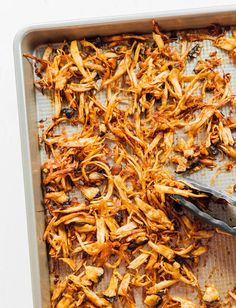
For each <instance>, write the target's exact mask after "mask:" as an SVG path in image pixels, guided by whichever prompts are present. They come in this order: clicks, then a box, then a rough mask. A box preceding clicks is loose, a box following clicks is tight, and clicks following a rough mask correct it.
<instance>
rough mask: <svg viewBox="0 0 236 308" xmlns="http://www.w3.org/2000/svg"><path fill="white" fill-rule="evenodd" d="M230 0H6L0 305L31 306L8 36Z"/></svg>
mask: <svg viewBox="0 0 236 308" xmlns="http://www.w3.org/2000/svg"><path fill="white" fill-rule="evenodd" d="M228 4H235V6H236V0H231V1H230V0H198V1H196V0H188V1H186V0H184V1H181V0H166V1H161V0H87V1H82V0H68V1H65V0H37V1H34V0H21V1H17V0H6V1H4V2H3V1H1V9H0V24H1V27H0V29H1V30H0V33H1V43H0V89H1V98H0V105H1V108H0V114H1V120H0V126H1V127H0V140H1V145H0V192H1V194H0V196H1V206H0V207H1V215H0V217H1V222H0V238H1V241H0V307H2V308H13V307H22V308H23V307H24V308H30V307H33V304H32V295H31V279H30V268H29V253H28V238H27V226H26V213H25V203H24V202H25V201H24V187H23V173H22V166H21V148H20V137H19V127H18V113H17V100H16V90H15V76H14V63H13V47H12V44H13V38H14V35H15V33H16V32H17V31H18V30H19V29H21V28H22V27H24V26H26V25H30V24H33V23H41V22H52V21H64V20H71V19H74V20H76V19H80V18H85V17H86V18H87V17H92V18H96V17H98V16H111V15H126V14H133V13H142V12H153V11H155V12H158V11H164V10H175V9H183V8H196V7H210V6H213V5H214V6H220V5H221V6H223V5H228Z"/></svg>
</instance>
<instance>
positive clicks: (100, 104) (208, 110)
mask: <svg viewBox="0 0 236 308" xmlns="http://www.w3.org/2000/svg"><path fill="white" fill-rule="evenodd" d="M219 35H221V36H220V37H219ZM223 35H224V33H223V34H222V33H221V34H219V33H218V34H215V33H210V34H207V35H206V34H204V32H203V34H201V35H200V34H199V35H198V36H197V34H196V33H195V34H192V35H191V34H190V35H189V36H183V37H182V40H179V42H178V44H177V46H176V45H175V47H173V45H172V44H170V43H171V38H170V37H169V36H168V35H166V34H163V33H161V32H160V31H159V29H158V26H157V25H156V24H155V23H154V31H153V34H152V35H145V36H139V35H132V34H129V35H120V36H119V35H116V36H113V37H106V38H97V39H95V40H92V39H91V40H85V39H84V40H81V41H75V40H74V41H72V42H71V43H63V44H62V45H61V46H60V47H59V48H57V49H56V50H55V49H54V48H51V47H50V46H49V47H47V48H46V49H45V51H44V54H43V56H42V58H37V57H35V56H31V55H25V56H26V57H27V58H31V59H33V60H34V62H35V63H36V74H37V76H38V78H37V80H36V82H35V85H36V87H37V88H39V89H41V90H42V91H43V92H45V93H49V94H50V96H51V98H52V102H53V104H54V109H55V112H54V115H53V117H52V119H51V123H50V125H49V126H48V127H46V128H45V129H44V131H43V135H42V144H43V145H44V148H45V150H46V153H47V157H48V158H47V159H46V160H45V161H44V163H43V165H42V182H43V188H44V205H45V208H46V210H47V226H46V230H45V233H44V240H45V241H46V242H47V244H48V252H49V255H50V257H51V264H53V270H54V274H55V277H56V278H55V280H53V283H52V298H51V302H52V307H57V308H59V307H70V308H72V307H113V305H115V304H116V305H117V304H118V306H119V305H120V306H122V305H124V306H125V307H136V305H135V298H134V289H142V294H143V303H144V304H145V305H147V306H155V307H157V306H158V305H159V304H161V303H162V307H197V306H196V305H195V304H194V303H192V302H191V301H190V300H187V299H183V298H181V297H178V296H171V295H170V293H169V290H170V288H171V287H172V286H174V285H176V284H179V283H182V284H185V285H189V286H192V287H193V288H195V289H196V290H198V291H199V292H200V291H201V290H200V289H199V284H198V281H197V279H196V277H195V275H194V274H193V270H192V265H194V264H197V263H198V259H199V257H200V256H201V255H202V254H204V253H206V252H207V251H208V247H207V245H206V244H204V241H203V242H202V241H201V240H202V239H209V238H211V237H212V236H213V234H214V230H208V229H206V226H205V227H203V226H202V224H201V223H200V222H196V220H195V222H194V221H193V220H192V218H191V217H190V216H189V215H188V214H187V213H184V212H178V210H177V209H176V205H175V204H174V203H173V201H172V200H171V198H170V196H171V195H172V194H179V195H182V196H184V197H198V196H197V195H196V194H194V192H193V191H191V190H190V189H189V187H186V186H185V184H183V183H182V182H179V181H178V180H176V179H175V177H174V176H173V173H171V171H170V170H169V166H175V169H176V172H177V173H183V172H187V171H198V170H199V169H201V168H204V167H207V168H214V167H215V166H216V162H215V156H216V155H217V153H218V152H219V151H220V152H221V153H224V154H225V155H228V156H229V157H232V158H236V150H235V148H234V138H233V137H232V130H233V129H235V127H236V124H235V121H234V120H233V119H232V118H229V117H228V118H227V117H226V116H224V115H223V114H222V113H221V111H220V110H221V108H222V107H224V106H226V105H229V106H231V107H233V106H234V96H233V93H232V91H231V88H230V75H229V74H226V73H225V74H223V73H221V71H220V70H218V69H217V68H218V67H219V66H220V65H221V62H222V60H221V59H220V58H218V57H217V53H216V52H214V53H211V54H210V55H209V58H208V59H205V60H203V59H201V56H199V54H197V56H198V58H199V60H198V62H197V64H196V67H195V69H194V71H193V72H192V73H191V74H189V75H188V74H186V73H185V68H186V65H187V63H188V61H189V60H190V59H189V55H193V54H194V52H195V51H196V50H197V51H198V53H200V52H201V51H200V49H199V47H197V48H195V49H194V50H192V52H191V53H189V52H190V50H191V49H192V48H193V46H194V44H195V43H192V41H195V40H203V39H209V40H212V41H213V42H212V44H214V45H215V46H217V47H219V48H222V49H225V50H227V51H229V52H231V53H234V52H235V50H236V49H235V48H236V39H235V38H234V36H233V37H232V38H226V37H224V36H223ZM101 94H103V96H102V95H101ZM68 128H70V130H69V129H68ZM180 131H182V132H184V137H182V138H179V137H177V133H178V132H180ZM200 135H201V136H202V135H203V136H204V138H202V139H201V141H199V136H200ZM78 196H81V197H80V198H78ZM201 226H202V227H201ZM58 268H65V269H66V270H65V271H64V272H63V273H61V272H60V270H58ZM104 275H106V277H110V278H109V279H108V280H107V283H105V284H104V283H103V284H102V287H101V286H100V284H101V283H102V279H103V276H104ZM207 292H208V293H207V294H205V297H206V298H207V299H208V298H210V292H211V289H208V290H207ZM215 292H217V291H215ZM202 296H203V294H202ZM232 296H233V295H232ZM216 297H217V296H216ZM217 299H218V297H217ZM214 300H215V298H214ZM144 304H141V306H142V305H144ZM141 306H139V307H141ZM198 307H199V306H198Z"/></svg>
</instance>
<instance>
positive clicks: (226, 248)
mask: <svg viewBox="0 0 236 308" xmlns="http://www.w3.org/2000/svg"><path fill="white" fill-rule="evenodd" d="M228 35H229V33H228ZM196 43H197V42H194V43H193V46H194V45H195V44H196ZM200 44H201V45H202V47H203V48H202V51H201V57H202V59H205V58H208V57H209V53H210V52H213V51H217V54H218V57H220V58H223V59H224V62H223V64H222V65H221V66H220V68H219V70H220V71H222V74H223V73H230V74H231V77H232V79H231V87H232V89H233V92H235V93H236V65H234V64H232V62H231V60H230V59H229V57H228V55H227V53H226V52H224V51H221V50H219V49H217V48H215V47H213V46H212V42H211V41H204V42H200ZM173 45H175V43H173ZM51 46H52V47H57V46H58V44H53V45H51ZM45 47H46V45H44V46H43V45H42V46H39V47H38V48H36V50H35V52H34V53H35V55H36V56H41V55H42V52H43V50H44V48H45ZM198 59H199V58H197V59H196V60H193V61H191V62H189V64H188V65H187V69H186V74H190V73H191V72H192V70H193V68H194V66H195V64H196V61H197V60H198ZM34 77H35V79H36V76H34ZM99 97H100V99H101V95H100V96H99ZM35 101H36V107H37V120H38V121H40V120H44V121H45V120H46V121H45V122H44V125H45V127H47V125H48V124H49V123H50V122H49V121H50V118H51V117H52V115H53V114H54V107H53V104H52V103H51V102H50V98H49V97H48V96H46V95H42V93H41V92H40V91H38V90H37V89H35ZM104 102H105V100H104ZM223 112H224V113H227V112H229V110H227V108H226V109H224V110H223ZM233 116H235V114H234V115H233ZM70 129H71V127H70ZM76 129H78V128H76V127H75V128H74V129H73V130H76ZM41 132H42V130H41V129H39V135H40V134H41ZM40 158H41V163H43V162H44V161H45V159H46V154H45V152H44V149H43V148H40ZM224 163H225V161H223V162H218V166H217V167H216V168H214V170H209V169H207V168H205V169H203V170H201V171H199V172H197V173H194V174H192V175H191V176H190V177H192V178H193V179H195V180H197V181H200V182H201V183H206V184H207V185H214V186H215V187H216V188H218V189H220V190H222V191H224V190H226V189H228V190H232V186H233V185H234V184H235V183H236V167H233V169H232V171H231V172H224V171H223V172H221V173H219V174H218V175H217V176H216V173H217V170H218V169H219V168H220V167H221V166H223V164H224ZM221 168H222V169H224V168H223V167H221ZM213 180H214V181H213ZM232 196H233V197H234V195H232ZM232 220H234V221H235V225H236V209H235V211H233V212H232ZM208 244H209V247H210V249H209V252H208V253H207V254H206V255H203V256H202V257H201V258H200V263H199V265H198V266H197V267H196V269H195V274H196V276H197V278H198V280H199V283H200V286H201V288H202V289H205V286H208V285H214V286H215V287H216V288H217V289H218V290H219V292H220V296H221V299H222V300H224V297H225V295H226V294H227V291H229V290H232V289H233V288H234V287H235V286H236V253H235V252H236V237H233V236H227V235H221V234H216V235H215V236H214V237H213V238H212V239H211V240H210V241H209V243H208ZM107 280H108V279H107ZM103 283H104V284H106V277H105V279H103ZM172 292H173V293H174V294H175V295H179V296H184V297H187V298H189V299H191V300H193V301H195V302H196V303H197V302H198V297H197V293H194V292H193V288H191V287H186V285H185V286H183V285H181V284H180V285H178V286H177V287H174V288H173V290H172ZM137 307H143V304H142V303H140V301H137ZM222 307H227V306H226V304H222ZM235 307H236V306H235Z"/></svg>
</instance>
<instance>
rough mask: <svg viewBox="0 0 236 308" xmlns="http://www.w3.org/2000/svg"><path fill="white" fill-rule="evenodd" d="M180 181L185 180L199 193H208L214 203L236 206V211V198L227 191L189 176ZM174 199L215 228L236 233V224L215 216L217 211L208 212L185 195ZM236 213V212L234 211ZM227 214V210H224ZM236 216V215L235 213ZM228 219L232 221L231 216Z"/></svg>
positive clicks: (175, 196) (185, 182)
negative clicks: (227, 193)
mask: <svg viewBox="0 0 236 308" xmlns="http://www.w3.org/2000/svg"><path fill="white" fill-rule="evenodd" d="M178 180H179V181H181V182H183V183H184V184H185V185H187V186H189V187H190V188H191V189H193V190H195V191H197V192H199V193H206V194H207V196H208V197H209V198H210V200H211V201H213V202H214V203H218V204H220V203H223V204H226V206H229V207H231V209H232V206H233V207H235V211H236V200H234V199H232V198H231V197H230V196H228V195H226V194H225V193H223V192H221V191H219V190H216V189H214V188H211V187H209V186H207V185H205V184H200V183H199V182H197V181H195V180H192V179H189V178H184V179H183V178H181V179H180V178H178ZM172 199H173V200H174V201H175V202H177V203H179V204H180V205H182V206H183V207H185V208H186V209H188V210H190V211H191V212H192V213H193V214H194V215H196V216H197V217H199V218H200V219H202V220H204V221H205V222H206V223H208V224H210V225H212V226H213V227H215V228H219V229H221V230H223V231H225V232H227V233H230V234H232V235H236V226H231V225H230V224H229V223H227V222H225V221H223V220H222V219H221V218H216V217H213V216H212V215H214V216H215V214H216V213H215V212H214V211H213V213H212V211H211V213H209V210H208V213H207V212H206V211H205V210H204V209H202V207H201V208H200V207H198V206H197V205H196V204H194V203H192V201H189V200H186V199H185V197H182V196H179V195H173V196H172ZM234 214H235V213H234ZM224 216H225V211H224ZM235 217H236V215H235ZM227 220H229V221H231V217H227Z"/></svg>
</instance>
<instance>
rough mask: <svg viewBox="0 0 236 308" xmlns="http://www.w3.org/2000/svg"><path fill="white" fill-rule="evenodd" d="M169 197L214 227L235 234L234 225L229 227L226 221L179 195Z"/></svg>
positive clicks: (235, 228)
mask: <svg viewBox="0 0 236 308" xmlns="http://www.w3.org/2000/svg"><path fill="white" fill-rule="evenodd" d="M171 198H172V199H173V200H174V201H176V202H177V203H179V204H181V205H183V206H184V207H185V208H187V209H188V210H190V211H191V212H193V213H194V214H195V215H196V216H198V217H199V218H201V219H203V220H204V221H206V222H207V223H209V224H210V225H212V226H214V227H216V228H219V229H221V230H223V231H225V232H227V233H230V234H232V235H236V227H231V226H229V225H228V224H227V223H226V222H224V221H222V220H219V219H216V218H214V217H212V216H211V215H209V214H207V213H206V212H203V211H201V210H200V209H199V208H198V207H197V206H196V205H194V204H193V203H191V202H189V201H187V200H186V199H184V198H183V197H181V196H178V195H173V196H171Z"/></svg>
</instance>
